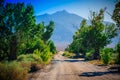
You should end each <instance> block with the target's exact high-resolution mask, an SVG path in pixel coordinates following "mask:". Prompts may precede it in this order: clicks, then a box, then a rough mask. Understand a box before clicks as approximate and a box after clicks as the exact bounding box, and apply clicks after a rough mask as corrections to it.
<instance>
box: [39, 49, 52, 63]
mask: <svg viewBox="0 0 120 80" xmlns="http://www.w3.org/2000/svg"><path fill="white" fill-rule="evenodd" d="M40 57H41V59H42V61H43V63H44V64H48V63H49V62H50V60H51V58H52V54H51V53H50V52H49V50H47V49H46V50H44V51H43V52H42V53H41V55H40Z"/></svg>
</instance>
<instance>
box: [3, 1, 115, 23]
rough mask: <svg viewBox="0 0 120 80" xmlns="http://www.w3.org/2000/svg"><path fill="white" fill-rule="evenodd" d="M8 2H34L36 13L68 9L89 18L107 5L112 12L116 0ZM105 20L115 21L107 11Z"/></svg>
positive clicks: (26, 2) (31, 2) (50, 12)
mask: <svg viewBox="0 0 120 80" xmlns="http://www.w3.org/2000/svg"><path fill="white" fill-rule="evenodd" d="M5 1H6V2H12V3H17V2H24V3H25V4H28V3H30V4H32V5H33V7H34V11H35V15H41V14H45V13H48V14H52V13H54V12H56V11H60V10H66V11H68V12H70V13H75V14H77V15H79V16H81V17H84V18H86V19H88V17H89V15H90V11H99V10H100V9H101V8H105V7H107V10H106V11H107V12H109V13H110V14H112V12H113V10H114V5H115V1H116V0H5ZM105 21H110V22H113V21H112V19H111V17H110V15H108V14H107V13H105Z"/></svg>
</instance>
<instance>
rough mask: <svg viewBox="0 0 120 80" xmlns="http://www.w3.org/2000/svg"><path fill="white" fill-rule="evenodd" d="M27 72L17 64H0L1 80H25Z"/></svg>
mask: <svg viewBox="0 0 120 80" xmlns="http://www.w3.org/2000/svg"><path fill="white" fill-rule="evenodd" d="M27 75H28V71H27V69H26V68H23V67H22V66H21V65H20V64H19V63H18V62H6V63H0V79H1V80H27Z"/></svg>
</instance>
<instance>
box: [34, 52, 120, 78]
mask: <svg viewBox="0 0 120 80" xmlns="http://www.w3.org/2000/svg"><path fill="white" fill-rule="evenodd" d="M62 53H63V52H59V53H58V54H57V55H55V57H54V60H53V61H52V62H53V64H52V65H51V66H49V67H48V68H46V70H45V71H40V72H38V73H37V74H38V76H37V79H36V80H120V74H117V73H114V74H113V73H111V72H109V71H108V70H107V69H106V68H102V67H99V66H95V65H92V64H89V63H87V62H85V61H84V60H82V59H67V58H65V57H63V56H62Z"/></svg>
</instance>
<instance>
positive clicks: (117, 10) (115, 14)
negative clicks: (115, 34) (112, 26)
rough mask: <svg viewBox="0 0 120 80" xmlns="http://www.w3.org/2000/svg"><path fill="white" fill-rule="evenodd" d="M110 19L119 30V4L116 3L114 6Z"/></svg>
mask: <svg viewBox="0 0 120 80" xmlns="http://www.w3.org/2000/svg"><path fill="white" fill-rule="evenodd" d="M112 19H113V20H114V21H115V22H116V24H117V25H118V27H119V28H120V2H117V3H116V5H115V9H114V11H113V15H112Z"/></svg>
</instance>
